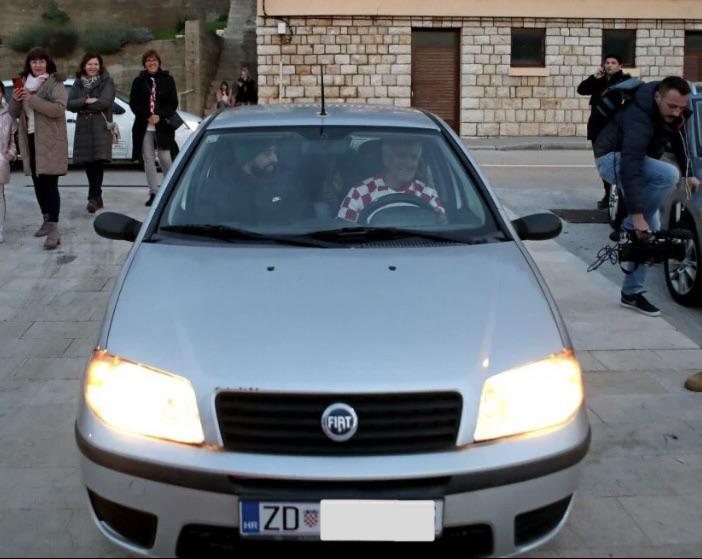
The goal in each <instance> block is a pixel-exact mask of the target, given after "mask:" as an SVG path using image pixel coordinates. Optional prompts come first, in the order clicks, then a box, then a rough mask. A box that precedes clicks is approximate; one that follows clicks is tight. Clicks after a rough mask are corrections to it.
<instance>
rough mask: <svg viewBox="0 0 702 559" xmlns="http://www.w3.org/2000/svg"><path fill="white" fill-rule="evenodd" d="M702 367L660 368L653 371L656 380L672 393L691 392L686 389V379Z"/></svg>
mask: <svg viewBox="0 0 702 559" xmlns="http://www.w3.org/2000/svg"><path fill="white" fill-rule="evenodd" d="M699 371H700V369H687V370H686V369H658V370H656V371H651V372H650V373H651V374H652V375H655V377H656V380H658V382H660V383H661V385H662V386H664V387H665V388H666V390H667V391H668V392H671V393H676V392H678V393H682V394H689V392H688V391H687V390H686V389H685V381H686V380H687V377H689V376H690V375H692V374H694V373H697V372H699Z"/></svg>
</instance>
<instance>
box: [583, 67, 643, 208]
mask: <svg viewBox="0 0 702 559" xmlns="http://www.w3.org/2000/svg"><path fill="white" fill-rule="evenodd" d="M630 78H631V76H630V75H629V74H625V73H624V72H623V71H622V59H621V57H620V56H619V55H617V54H608V55H607V56H605V57H604V62H603V63H602V66H599V67H598V68H597V70H596V71H595V73H594V74H592V75H591V76H590V77H589V78H587V79H586V80H584V81H583V82H581V84H580V85H579V86H578V93H579V94H580V95H590V118H589V119H588V121H587V139H588V140H590V141H591V142H592V143H593V145H594V143H595V139H596V138H597V135H598V134H599V133H600V131H601V130H602V128H604V126H605V125H606V124H607V120H606V119H605V117H604V116H603V115H602V113H600V112H599V111H598V110H597V108H598V105H599V104H600V102H601V101H602V98H603V97H604V96H605V95H607V93H608V92H609V88H610V87H612V86H613V85H616V84H618V83H621V82H623V81H626V80H628V79H630ZM610 95H611V96H614V97H615V99H613V100H612V101H613V103H615V104H617V103H619V102H621V98H619V99H617V98H616V96H617V95H616V94H615V93H614V92H610ZM602 182H603V185H604V190H605V194H604V197H603V198H602V200H599V201H598V202H597V208H598V209H600V210H605V209H607V206H608V205H609V193H610V191H611V189H612V185H611V184H610V183H608V182H607V181H606V180H603V181H602Z"/></svg>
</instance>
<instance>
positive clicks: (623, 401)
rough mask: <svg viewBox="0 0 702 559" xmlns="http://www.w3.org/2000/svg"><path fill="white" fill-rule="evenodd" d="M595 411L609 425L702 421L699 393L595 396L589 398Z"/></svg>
mask: <svg viewBox="0 0 702 559" xmlns="http://www.w3.org/2000/svg"><path fill="white" fill-rule="evenodd" d="M588 406H589V407H590V408H592V409H593V410H594V411H595V412H596V413H597V415H598V416H599V417H600V418H601V419H602V420H603V421H604V422H605V423H610V424H614V423H644V424H645V423H650V422H659V421H661V420H663V419H673V420H689V421H696V420H702V405H701V402H700V397H699V394H697V393H694V392H688V391H685V392H680V393H678V394H664V395H653V396H649V395H640V394H634V395H631V396H626V395H621V396H593V397H591V398H588Z"/></svg>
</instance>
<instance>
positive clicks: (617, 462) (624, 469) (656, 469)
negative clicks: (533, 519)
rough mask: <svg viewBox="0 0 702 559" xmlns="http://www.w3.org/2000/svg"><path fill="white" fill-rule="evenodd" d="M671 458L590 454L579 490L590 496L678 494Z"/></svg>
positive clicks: (582, 493) (586, 460)
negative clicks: (673, 481)
mask: <svg viewBox="0 0 702 559" xmlns="http://www.w3.org/2000/svg"><path fill="white" fill-rule="evenodd" d="M667 458H668V457H667V456H596V455H590V456H588V457H587V458H586V459H585V464H584V468H583V474H582V478H581V480H580V486H579V488H578V491H579V493H580V495H587V496H588V497H631V496H661V497H663V496H670V495H675V494H676V491H675V488H673V487H672V485H671V483H669V481H670V479H671V477H670V476H671V474H673V473H675V471H676V470H677V469H676V468H674V467H672V464H671V463H670V462H669V461H668V460H667ZM675 464H678V465H680V464H679V463H678V462H675Z"/></svg>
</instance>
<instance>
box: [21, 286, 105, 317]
mask: <svg viewBox="0 0 702 559" xmlns="http://www.w3.org/2000/svg"><path fill="white" fill-rule="evenodd" d="M85 293H87V292H85ZM91 293H92V292H91ZM95 308H96V307H95V306H94V305H91V304H90V303H79V304H77V305H60V306H59V305H50V304H33V303H31V304H29V305H26V306H25V307H23V308H22V309H20V310H17V311H16V312H15V314H14V315H13V318H14V319H15V320H31V321H32V322H89V321H92V320H95V319H94V318H93V316H94V315H95Z"/></svg>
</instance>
